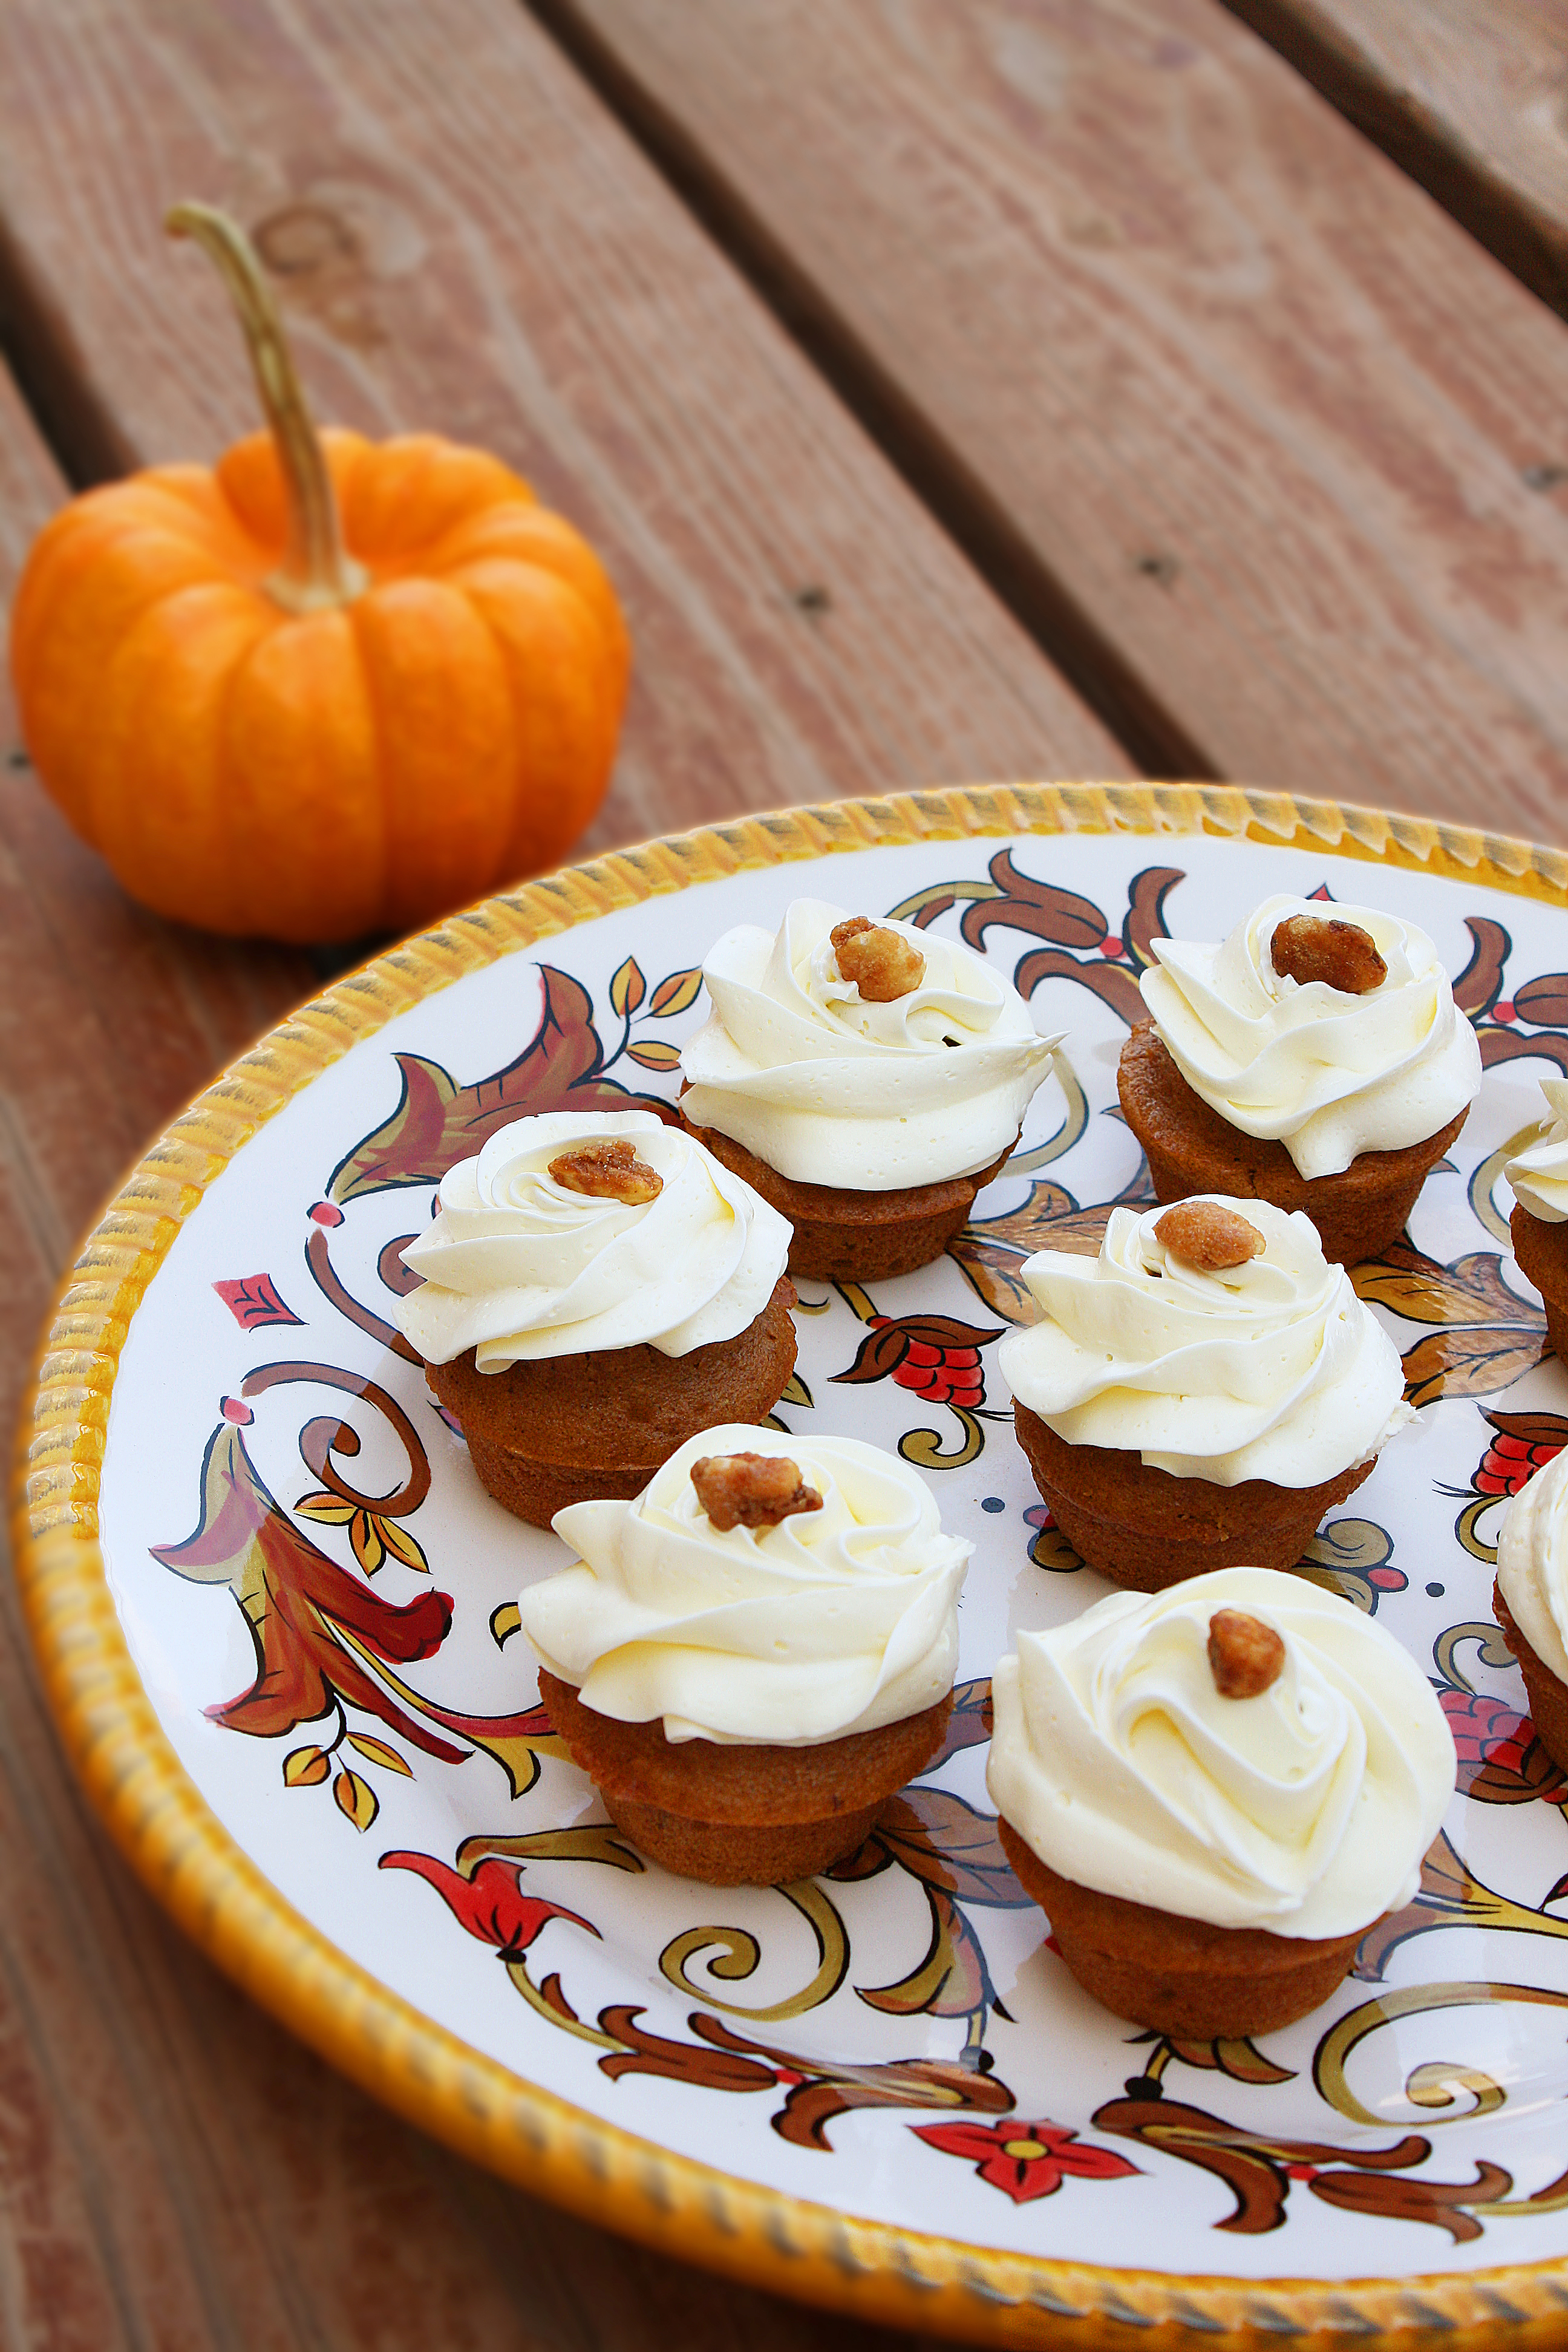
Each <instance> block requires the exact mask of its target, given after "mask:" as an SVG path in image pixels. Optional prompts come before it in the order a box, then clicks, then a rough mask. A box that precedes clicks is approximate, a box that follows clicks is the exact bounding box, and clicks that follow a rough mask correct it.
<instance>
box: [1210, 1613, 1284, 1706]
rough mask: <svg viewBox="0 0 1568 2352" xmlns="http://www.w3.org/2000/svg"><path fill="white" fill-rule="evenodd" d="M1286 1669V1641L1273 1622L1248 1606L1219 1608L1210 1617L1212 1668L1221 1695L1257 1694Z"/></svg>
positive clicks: (1241, 1695) (1227, 1696) (1225, 1696)
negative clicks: (1251, 1612)
mask: <svg viewBox="0 0 1568 2352" xmlns="http://www.w3.org/2000/svg"><path fill="white" fill-rule="evenodd" d="M1284 1670H1285V1644H1284V1643H1283V1642H1282V1641H1281V1640H1280V1639H1279V1634H1278V1633H1276V1632H1275V1631H1274V1628H1273V1626H1272V1625H1266V1624H1265V1623H1264V1622H1263V1620H1262V1618H1261V1617H1249V1616H1248V1615H1247V1612H1246V1610H1245V1609H1216V1610H1215V1612H1214V1615H1213V1616H1212V1617H1211V1618H1210V1619H1209V1672H1210V1674H1211V1675H1213V1676H1214V1686H1215V1690H1216V1691H1218V1693H1219V1695H1220V1696H1221V1698H1257V1697H1258V1696H1259V1695H1260V1694H1261V1693H1262V1692H1264V1691H1266V1690H1268V1688H1269V1686H1270V1685H1271V1684H1274V1683H1277V1682H1278V1681H1279V1677H1280V1675H1281V1674H1282V1673H1283V1672H1284Z"/></svg>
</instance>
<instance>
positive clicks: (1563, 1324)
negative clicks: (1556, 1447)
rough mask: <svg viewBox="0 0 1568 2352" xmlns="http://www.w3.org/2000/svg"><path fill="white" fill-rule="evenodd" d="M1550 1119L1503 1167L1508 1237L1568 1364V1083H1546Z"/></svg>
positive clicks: (1551, 1335) (1561, 1080) (1543, 1084)
mask: <svg viewBox="0 0 1568 2352" xmlns="http://www.w3.org/2000/svg"><path fill="white" fill-rule="evenodd" d="M1541 1091H1542V1094H1543V1095H1544V1096H1545V1097H1546V1114H1545V1116H1544V1118H1542V1121H1541V1127H1540V1131H1539V1132H1538V1134H1537V1135H1536V1138H1535V1139H1534V1141H1533V1142H1532V1143H1530V1144H1528V1145H1527V1146H1526V1147H1525V1149H1524V1150H1522V1151H1521V1152H1518V1153H1516V1154H1515V1156H1514V1157H1513V1159H1511V1160H1504V1162H1503V1171H1502V1172H1503V1174H1504V1175H1505V1176H1506V1177H1507V1178H1508V1181H1509V1183H1510V1186H1511V1187H1512V1189H1513V1214H1512V1215H1511V1216H1510V1219H1509V1232H1510V1234H1511V1236H1512V1239H1513V1255H1514V1257H1515V1259H1516V1261H1517V1262H1518V1265H1519V1270H1520V1272H1521V1274H1522V1275H1524V1276H1526V1278H1527V1279H1528V1280H1529V1281H1531V1282H1533V1283H1534V1285H1535V1287H1536V1288H1537V1290H1539V1291H1540V1293H1541V1296H1542V1302H1543V1303H1544V1305H1545V1307H1546V1329H1547V1334H1548V1337H1549V1338H1550V1339H1551V1341H1552V1347H1553V1348H1554V1349H1556V1351H1557V1354H1558V1356H1559V1357H1560V1358H1561V1359H1562V1360H1563V1362H1564V1363H1568V1078H1543V1079H1542V1082H1541Z"/></svg>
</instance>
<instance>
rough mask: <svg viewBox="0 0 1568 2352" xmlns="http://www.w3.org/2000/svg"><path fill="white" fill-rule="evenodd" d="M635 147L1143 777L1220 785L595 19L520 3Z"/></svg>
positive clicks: (1183, 733)
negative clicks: (596, 26)
mask: <svg viewBox="0 0 1568 2352" xmlns="http://www.w3.org/2000/svg"><path fill="white" fill-rule="evenodd" d="M518 5H520V6H521V7H524V8H526V9H527V11H528V13H529V14H530V15H531V16H533V17H535V18H536V19H537V21H538V22H539V24H541V25H542V26H543V28H544V30H545V31H546V32H547V33H548V34H549V35H550V36H551V37H552V40H554V41H555V42H556V43H557V44H558V45H559V47H561V48H562V50H563V52H564V53H565V55H566V56H567V57H568V58H570V59H571V61H572V63H573V64H574V66H575V67H576V68H577V70H578V72H579V73H580V74H581V75H582V76H583V78H584V80H585V81H586V82H588V83H589V84H590V85H591V86H592V88H593V89H595V91H596V92H597V94H598V96H599V97H600V98H601V99H602V100H604V102H605V105H606V106H607V107H608V108H609V109H610V110H611V111H612V113H613V114H614V115H615V116H616V120H617V121H619V122H620V123H621V124H622V125H623V127H624V128H625V129H626V131H627V132H628V133H629V134H630V136H631V137H632V138H633V139H635V140H636V141H637V144H638V146H639V147H641V149H642V150H643V152H644V153H645V154H646V155H647V158H648V161H649V162H650V163H652V164H653V165H654V166H655V168H656V169H657V170H658V172H659V173H661V174H662V176H663V177H664V179H665V180H666V181H667V182H668V184H669V186H670V187H671V189H673V191H674V193H675V194H677V195H678V196H679V198H680V200H681V202H682V203H683V204H684V205H686V207H687V209H688V210H689V212H690V213H692V214H693V215H694V216H695V217H696V218H697V220H699V221H700V223H701V226H703V228H705V229H706V230H707V232H708V234H709V236H710V237H711V238H712V240H713V242H714V244H715V245H717V246H718V247H720V249H721V252H722V253H723V254H724V255H725V256H726V257H727V258H728V259H729V260H730V261H731V263H732V264H733V265H734V267H735V268H737V269H738V270H739V271H740V272H741V274H742V277H743V278H745V279H746V280H747V282H748V283H749V284H750V285H751V287H752V289H753V290H754V291H755V292H756V293H757V294H758V295H759V296H760V297H761V299H763V301H764V302H765V303H766V304H767V306H768V308H769V310H772V312H773V316H774V317H775V318H776V319H777V320H778V321H779V323H780V325H781V326H782V327H783V328H784V330H785V331H786V332H787V333H788V334H789V335H790V336H791V338H792V339H793V340H794V341H795V343H797V344H798V345H799V347H800V349H801V350H802V351H803V352H805V356H806V358H807V359H808V360H809V361H810V362H811V363H812V365H813V366H814V367H815V368H816V371H817V373H818V374H820V375H821V376H822V377H824V378H825V380H826V382H827V383H829V384H830V385H831V386H832V388H833V390H834V391H835V392H836V393H837V395H838V397H839V399H840V400H841V401H842V402H843V403H844V405H845V407H846V408H847V409H848V410H849V412H850V414H851V415H853V416H854V417H855V418H856V419H857V421H858V423H859V424H860V425H862V426H863V427H864V428H865V430H866V432H867V433H868V435H869V436H870V437H871V439H872V440H873V441H875V442H876V444H877V445H878V446H879V448H880V450H881V451H882V454H883V456H884V457H887V458H888V460H889V463H890V464H891V465H893V466H895V467H897V468H898V471H899V472H900V474H901V475H902V476H903V478H904V480H905V481H906V482H907V483H908V484H909V486H910V488H911V489H912V490H913V491H914V493H915V495H916V497H917V498H918V499H921V502H922V504H924V505H925V506H926V507H927V508H928V509H930V511H931V514H932V515H933V516H934V517H935V519H936V520H937V521H938V522H939V523H940V524H941V525H942V529H943V530H945V531H946V532H947V533H948V536H949V537H950V538H951V539H952V540H953V541H955V542H956V543H957V545H958V546H959V547H961V548H962V549H963V552H964V554H965V555H966V556H967V557H968V558H969V561H970V562H971V563H973V566H974V568H975V570H976V571H977V572H979V573H980V575H981V577H982V579H984V581H985V582H986V583H987V584H988V585H989V586H990V587H991V588H992V589H993V590H994V593H996V595H998V596H999V597H1000V598H1001V600H1002V602H1003V603H1004V604H1005V605H1006V606H1007V608H1008V610H1009V611H1010V612H1011V613H1012V614H1013V615H1014V617H1015V619H1016V620H1017V621H1018V622H1019V623H1020V624H1021V625H1022V626H1023V627H1024V628H1026V630H1027V631H1028V633H1029V635H1031V636H1032V637H1033V639H1034V640H1035V643H1036V644H1037V646H1039V648H1040V650H1041V652H1042V653H1043V654H1044V655H1045V656H1047V660H1048V661H1049V662H1050V663H1051V665H1052V667H1053V668H1055V669H1057V670H1059V672H1060V673H1061V675H1062V677H1065V678H1066V680H1067V682H1068V685H1069V686H1070V687H1071V688H1073V690H1074V692H1075V693H1076V694H1077V695H1078V696H1079V698H1080V699H1081V700H1082V701H1083V702H1085V703H1087V704H1088V706H1089V709H1090V710H1092V711H1093V712H1094V715H1095V717H1096V718H1097V719H1100V721H1101V722H1102V723H1103V724H1104V725H1105V726H1106V727H1107V728H1109V729H1110V732H1111V733H1112V734H1113V735H1114V736H1115V737H1116V738H1117V739H1118V740H1119V741H1120V742H1121V743H1122V744H1124V745H1125V746H1126V748H1127V750H1128V751H1129V752H1130V753H1131V757H1132V760H1133V761H1134V763H1135V765H1136V767H1137V769H1138V771H1139V772H1140V773H1141V774H1142V775H1144V776H1150V777H1153V778H1156V779H1160V778H1175V779H1180V780H1183V781H1184V782H1194V783H1195V782H1208V781H1223V779H1224V770H1223V768H1222V767H1221V766H1220V764H1219V762H1218V761H1217V760H1216V759H1215V756H1214V754H1213V753H1212V752H1211V751H1207V750H1205V747H1204V746H1203V745H1202V744H1201V743H1200V742H1199V741H1198V740H1196V738H1195V737H1194V736H1193V735H1192V734H1190V733H1189V732H1188V731H1187V730H1186V729H1185V728H1184V727H1183V725H1182V723H1181V721H1180V719H1177V718H1176V717H1175V715H1174V714H1173V712H1172V711H1170V710H1169V709H1166V708H1165V706H1164V704H1163V702H1162V701H1161V699H1160V698H1159V696H1158V695H1157V694H1156V693H1155V692H1154V691H1153V690H1152V688H1151V687H1150V685H1149V683H1148V681H1147V680H1146V679H1145V678H1143V677H1141V676H1140V674H1139V673H1138V671H1137V670H1136V669H1135V668H1134V667H1132V665H1131V663H1129V662H1128V661H1127V660H1126V659H1125V658H1124V656H1122V654H1121V651H1120V650H1119V648H1118V647H1117V646H1116V645H1115V644H1114V643H1113V641H1112V640H1111V639H1110V637H1109V636H1108V635H1106V634H1105V632H1104V631H1103V630H1102V629H1100V627H1099V626H1098V625H1096V622H1095V620H1094V617H1093V615H1092V614H1089V613H1087V612H1086V611H1085V610H1084V609H1083V607H1082V605H1081V604H1079V602H1078V601H1077V600H1076V599H1075V598H1074V597H1073V595H1072V594H1071V593H1070V591H1069V590H1068V588H1067V586H1066V585H1065V584H1064V583H1063V582H1062V581H1061V580H1060V579H1059V578H1058V576H1057V574H1056V573H1055V572H1052V571H1051V569H1050V568H1049V566H1048V565H1047V564H1046V563H1044V562H1041V560H1040V557H1039V555H1038V553H1037V551H1036V549H1035V548H1034V547H1033V546H1031V544H1030V542H1029V541H1028V539H1027V537H1026V535H1025V533H1024V532H1023V531H1021V530H1019V529H1018V527H1017V526H1016V523H1015V522H1014V521H1013V520H1012V518H1011V517H1010V516H1009V515H1008V513H1007V511H1006V509H1005V507H1004V506H1003V505H1002V504H1001V502H1000V501H999V500H998V499H995V498H994V497H993V496H992V494H991V493H990V491H988V490H987V488H985V485H984V483H983V482H981V481H980V480H979V479H978V478H976V476H975V474H974V473H973V469H972V468H971V467H970V466H968V465H967V464H966V462H965V460H964V458H963V455H962V453H961V452H960V451H959V450H957V449H956V448H954V447H953V446H952V443H951V442H950V441H949V440H948V439H947V438H946V437H945V436H943V435H942V434H941V433H940V432H939V431H938V430H937V429H936V427H935V425H934V424H933V422H932V420H931V418H930V417H929V416H927V415H923V414H922V412H921V410H920V408H919V407H918V406H917V405H916V404H914V403H913V402H912V401H911V400H910V399H909V398H908V396H907V395H906V394H904V393H903V391H902V390H901V389H900V386H899V384H898V383H896V382H895V381H894V379H893V378H892V377H891V376H890V375H889V373H887V371H886V370H885V369H884V368H882V367H881V366H880V365H879V362H878V361H877V359H876V357H875V355H874V354H873V353H872V352H870V351H869V350H868V347H867V345H866V344H865V342H864V341H863V340H862V339H861V338H860V336H859V335H858V334H857V332H856V331H855V329H854V327H853V326H852V325H851V324H850V322H849V320H847V318H846V317H845V316H844V315H843V314H842V313H841V312H840V311H839V310H837V309H836V308H835V307H834V305H833V304H832V303H830V302H829V301H828V300H827V299H826V297H825V295H824V294H823V292H822V289H820V288H819V287H817V286H816V285H814V284H813V282H812V281H811V279H810V278H808V277H807V276H806V275H805V272H804V271H802V270H800V269H798V268H796V267H795V264H794V262H793V261H792V259H791V257H790V256H789V254H788V253H787V251H786V250H785V249H784V247H783V245H782V244H781V243H780V242H779V241H778V239H777V238H776V237H774V236H773V235H772V234H771V232H770V231H769V229H768V227H767V226H766V224H765V223H764V222H763V220H761V219H760V218H759V217H758V215H756V213H755V212H753V211H752V208H751V207H750V206H749V205H747V203H746V201H745V199H744V198H743V197H742V195H741V194H740V193H739V191H738V190H737V189H735V188H734V187H733V186H732V185H731V184H730V183H729V182H728V181H727V180H726V179H725V178H724V177H723V175H722V173H721V172H720V171H719V170H718V168H717V166H716V165H715V163H714V162H713V160H712V158H711V157H710V156H709V155H708V154H706V153H705V152H703V151H702V150H701V149H700V147H699V146H698V144H697V143H696V142H695V141H694V140H693V139H691V138H690V137H689V134H688V133H687V131H685V130H684V129H683V128H682V127H681V125H680V124H679V123H678V122H677V121H675V120H674V118H673V117H672V116H671V115H670V114H669V113H668V111H667V110H666V109H665V108H664V107H662V106H661V105H660V104H659V102H658V100H657V99H656V98H655V97H654V96H653V95H652V94H651V92H649V91H648V90H647V89H645V88H644V87H643V86H642V84H641V83H640V82H639V81H638V80H637V78H636V77H635V76H634V75H633V74H632V73H631V72H630V71H629V70H628V69H627V68H626V66H625V65H623V63H622V62H621V60H620V58H617V57H616V53H615V51H614V50H613V49H611V48H610V47H608V46H607V44H606V43H605V42H604V41H603V40H601V39H600V37H599V36H598V34H597V33H596V32H595V30H594V28H593V27H592V26H590V25H587V24H585V23H584V20H583V18H582V16H580V15H579V14H578V12H577V10H576V9H575V8H574V6H573V5H572V0H518Z"/></svg>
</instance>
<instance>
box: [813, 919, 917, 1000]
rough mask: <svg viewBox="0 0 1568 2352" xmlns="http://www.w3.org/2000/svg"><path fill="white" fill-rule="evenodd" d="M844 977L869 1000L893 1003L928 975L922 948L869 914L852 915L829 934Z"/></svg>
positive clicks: (910, 991)
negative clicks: (875, 921) (911, 943)
mask: <svg viewBox="0 0 1568 2352" xmlns="http://www.w3.org/2000/svg"><path fill="white" fill-rule="evenodd" d="M828 936H829V937H830V938H831V940H832V941H833V951H834V953H835V955H836V956H837V958H838V972H839V977H840V979H842V980H847V981H852V982H854V984H855V986H856V987H857V988H858V990H859V992H860V993H861V996H862V997H863V998H864V999H865V1001H866V1003H868V1004H891V1003H893V1001H894V999H895V998H896V997H900V996H908V995H910V994H911V993H912V992H913V991H914V990H915V989H917V988H918V987H919V986H920V984H921V981H922V980H923V979H924V978H925V976H926V960H925V958H924V956H923V955H921V951H920V950H919V948H912V947H911V946H910V943H909V941H908V940H906V939H903V938H900V934H899V933H898V932H897V931H887V930H884V929H882V926H881V925H880V924H879V923H874V922H872V920H871V919H870V918H869V916H868V915H851V916H850V918H849V919H848V921H847V923H836V924H835V925H834V927H833V929H832V931H831V932H830V933H829V934H828Z"/></svg>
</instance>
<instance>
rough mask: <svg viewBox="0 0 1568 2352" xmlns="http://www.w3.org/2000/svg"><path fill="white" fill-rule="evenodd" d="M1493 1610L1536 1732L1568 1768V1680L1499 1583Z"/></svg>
mask: <svg viewBox="0 0 1568 2352" xmlns="http://www.w3.org/2000/svg"><path fill="white" fill-rule="evenodd" d="M1492 1614H1493V1615H1494V1616H1495V1617H1496V1619H1497V1621H1498V1623H1499V1624H1500V1626H1501V1628H1502V1637H1503V1640H1504V1641H1505V1642H1506V1643H1508V1646H1509V1648H1510V1650H1511V1651H1512V1652H1513V1654H1514V1656H1515V1657H1516V1658H1517V1659H1518V1661H1519V1670H1520V1673H1521V1675H1523V1676H1524V1687H1525V1691H1526V1693H1527V1695H1528V1696H1529V1699H1530V1719H1531V1723H1532V1724H1533V1725H1534V1726H1535V1736H1536V1738H1538V1739H1539V1740H1540V1742H1541V1744H1542V1748H1545V1750H1546V1753H1547V1754H1548V1756H1550V1757H1551V1759H1552V1762H1553V1763H1554V1764H1555V1765H1556V1766H1557V1767H1558V1768H1559V1769H1560V1770H1562V1771H1564V1772H1568V1683H1563V1681H1561V1680H1560V1679H1559V1677H1558V1676H1557V1675H1554V1674H1553V1673H1552V1668H1551V1667H1550V1666H1549V1665H1548V1664H1547V1663H1546V1661H1545V1659H1544V1658H1543V1657H1542V1655H1541V1654H1540V1653H1539V1651H1537V1650H1536V1649H1535V1648H1534V1647H1533V1646H1532V1645H1531V1640H1530V1637H1529V1635H1528V1634H1527V1633H1525V1632H1524V1631H1523V1629H1522V1627H1521V1624H1520V1622H1519V1620H1518V1619H1517V1618H1516V1617H1515V1616H1514V1615H1513V1613H1512V1612H1511V1611H1510V1608H1509V1605H1508V1602H1507V1601H1505V1600H1504V1599H1503V1597H1502V1587H1501V1585H1500V1584H1494V1585H1493V1586H1492Z"/></svg>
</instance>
